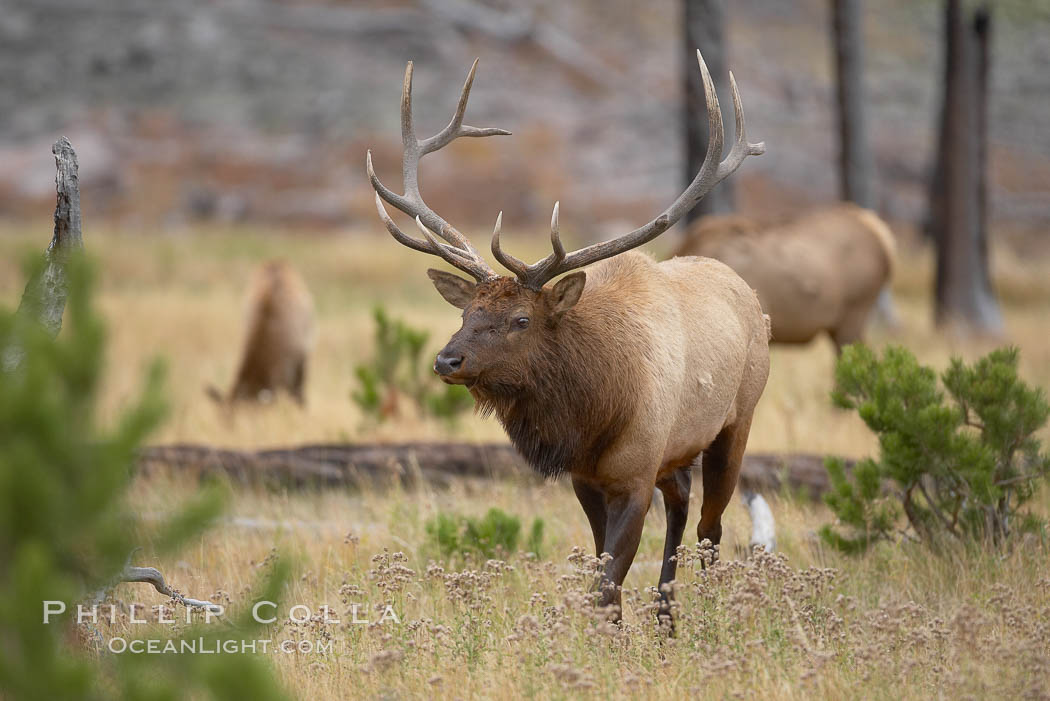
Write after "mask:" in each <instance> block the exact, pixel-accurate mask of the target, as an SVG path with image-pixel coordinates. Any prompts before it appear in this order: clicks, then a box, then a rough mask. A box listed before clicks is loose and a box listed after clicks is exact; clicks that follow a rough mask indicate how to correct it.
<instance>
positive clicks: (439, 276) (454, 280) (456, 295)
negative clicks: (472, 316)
mask: <svg viewBox="0 0 1050 701" xmlns="http://www.w3.org/2000/svg"><path fill="white" fill-rule="evenodd" d="M427 275H429V276H430V279H431V280H433V281H434V287H436V288H437V291H438V293H439V294H440V295H441V296H442V297H444V298H445V301H446V302H448V303H449V304H451V305H452V306H453V307H458V308H459V309H466V308H467V305H468V304H470V300H472V299H474V288H475V287H477V285H475V284H474V283H473V282H471V281H470V280H464V279H463V278H461V277H460V276H458V275H453V274H452V273H446V272H445V271H444V270H434V269H433V268H431V269H430V270H428V271H427Z"/></svg>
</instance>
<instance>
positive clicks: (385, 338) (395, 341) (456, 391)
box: [351, 307, 474, 422]
mask: <svg viewBox="0 0 1050 701" xmlns="http://www.w3.org/2000/svg"><path fill="white" fill-rule="evenodd" d="M372 316H373V318H374V320H375V346H376V348H375V354H374V355H373V357H372V360H370V361H369V362H367V363H364V364H362V365H358V366H357V367H356V368H354V374H355V376H356V377H357V383H358V389H357V390H356V391H354V392H353V393H352V394H351V398H352V399H353V400H354V402H355V403H356V404H357V405H358V406H359V407H361V409H362V410H364V412H365V413H366V414H367V415H368V416H370V417H372V418H373V419H376V420H378V421H384V420H386V419H388V418H392V417H396V416H399V415H400V414H401V412H402V408H403V404H404V403H405V402H406V401H407V402H408V403H409V404H411V405H412V406H413V407H414V410H415V411H416V412H417V413H418V414H420V415H427V416H434V417H437V418H442V419H446V420H448V421H450V422H454V421H455V419H456V417H458V416H459V415H460V414H462V413H464V412H466V411H469V410H470V409H471V408H472V407H473V406H474V398H473V397H472V396H470V391H469V390H467V388H466V387H463V386H462V385H446V384H444V383H443V382H441V381H440V380H438V379H437V378H436V377H434V375H433V373H431V372H430V365H429V363H428V362H426V361H425V360H424V359H423V348H424V346H425V345H426V342H427V339H428V338H429V334H428V333H427V332H426V331H421V330H419V329H414V328H412V327H411V326H409V325H408V324H406V323H405V322H404V321H401V320H400V319H391V318H390V317H389V316H388V315H387V313H386V311H385V310H384V309H383V308H382V307H376V308H375V309H374V310H373V312H372Z"/></svg>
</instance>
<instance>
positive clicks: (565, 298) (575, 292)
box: [551, 270, 587, 316]
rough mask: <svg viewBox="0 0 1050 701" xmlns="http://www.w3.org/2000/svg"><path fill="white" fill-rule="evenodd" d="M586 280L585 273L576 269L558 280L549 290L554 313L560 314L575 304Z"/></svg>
mask: <svg viewBox="0 0 1050 701" xmlns="http://www.w3.org/2000/svg"><path fill="white" fill-rule="evenodd" d="M586 282H587V273H585V272H583V271H582V270H577V271H576V272H575V273H572V274H571V275H566V276H565V277H563V278H562V279H561V280H558V282H557V284H555V285H554V289H552V290H551V306H552V307H553V308H554V313H555V314H556V315H558V316H561V315H562V314H564V313H565V312H567V311H569V310H570V309H572V308H573V307H574V306H576V303H577V302H579V301H580V295H582V294H583V286H584V284H585V283H586Z"/></svg>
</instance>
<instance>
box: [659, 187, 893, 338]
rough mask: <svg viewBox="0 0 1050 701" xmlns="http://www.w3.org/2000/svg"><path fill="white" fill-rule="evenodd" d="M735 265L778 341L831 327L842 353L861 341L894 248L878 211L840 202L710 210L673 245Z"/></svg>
mask: <svg viewBox="0 0 1050 701" xmlns="http://www.w3.org/2000/svg"><path fill="white" fill-rule="evenodd" d="M675 255H679V256H686V255H690V256H708V257H710V258H716V259H718V260H720V261H722V262H723V263H725V264H726V265H728V266H729V267H730V268H732V269H733V270H735V271H736V272H737V274H739V275H740V277H742V278H744V279H745V280H746V281H747V283H748V284H749V285H751V287H753V288H755V291H756V292H757V293H758V298H759V300H761V302H762V309H763V310H764V311H765V312H766V313H767V314H769V316H770V317H771V318H772V320H773V338H772V341H773V343H790V344H793V343H808V342H809V341H811V340H813V338H814V337H815V336H817V335H818V334H820V333H821V332H826V333H827V334H828V335H829V336H830V337H831V340H832V341H833V342H834V343H835V348H836V350H837V351H838V352H841V351H842V348H843V346H846V345H849V344H850V343H854V342H856V341H860V340H861V339H862V337H863V333H864V326H865V325H866V323H867V320H868V316H869V315H870V313H871V310H872V308H873V307H874V306H875V302H876V300H877V299H878V297H879V292H880V291H881V290H882V288H883V287H884V286H885V285H886V283H887V282H888V281H889V278H890V274H891V273H892V270H893V262H894V258H895V255H896V245H895V243H894V240H893V233H892V232H891V231H890V228H889V227H888V226H887V225H886V222H884V221H883V220H882V219H881V218H880V217H879V216H878V215H877V214H875V213H874V212H872V211H871V210H868V209H862V208H861V207H857V206H856V205H852V204H840V205H836V206H834V207H827V208H824V209H818V210H815V211H811V212H807V213H805V214H802V215H801V216H795V217H791V218H786V219H782V220H780V221H770V222H762V221H759V220H756V219H752V218H749V217H743V216H738V215H723V216H714V217H705V218H703V219H701V220H700V221H699V222H697V223H696V225H694V226H693V228H692V229H691V230H690V231H689V233H688V235H687V237H686V239H685V240H684V241H683V242H682V244H681V245H680V246H679V247H678V249H677V250H676V251H675Z"/></svg>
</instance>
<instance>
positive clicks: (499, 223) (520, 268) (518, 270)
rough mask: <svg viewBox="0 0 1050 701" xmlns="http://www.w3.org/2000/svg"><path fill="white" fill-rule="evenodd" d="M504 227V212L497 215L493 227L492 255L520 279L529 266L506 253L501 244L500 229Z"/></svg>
mask: <svg viewBox="0 0 1050 701" xmlns="http://www.w3.org/2000/svg"><path fill="white" fill-rule="evenodd" d="M502 229H503V212H500V213H499V215H497V216H496V226H494V227H493V228H492V255H493V256H495V257H496V260H498V261H499V264H500V265H502V266H503V267H504V268H506V269H507V270H509V271H511V272H512V273H514V274H515V275H516V276H517V277H518V278H519V279H520V278H521V277H522V276H524V275H525V274H526V273H527V272H528V269H529V266H528V265H526V264H525V263H524V261H520V260H518V259H517V258H515V257H514V256H512V255H511V254H509V253H504V251H503V249H502V248H500V245H499V235H500V231H501V230H502Z"/></svg>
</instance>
